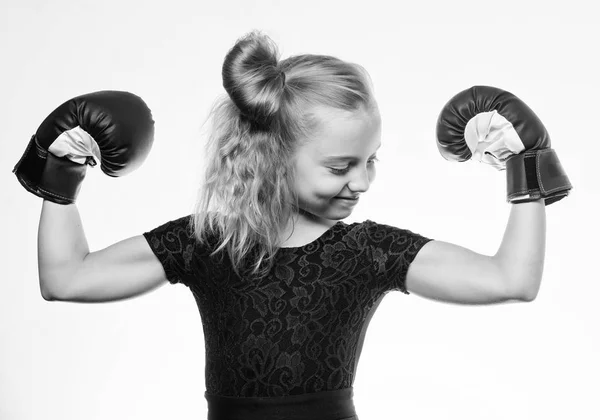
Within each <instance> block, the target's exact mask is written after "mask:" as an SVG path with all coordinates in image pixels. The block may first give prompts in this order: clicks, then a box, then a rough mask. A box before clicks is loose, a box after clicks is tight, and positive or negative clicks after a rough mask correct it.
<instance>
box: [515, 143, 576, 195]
mask: <svg viewBox="0 0 600 420" xmlns="http://www.w3.org/2000/svg"><path fill="white" fill-rule="evenodd" d="M506 181H507V184H506V197H507V201H508V202H510V203H523V202H528V201H535V200H539V199H544V202H545V204H546V205H548V204H552V203H554V202H555V201H558V200H560V199H562V198H564V197H566V196H567V195H568V194H569V190H571V188H572V186H571V183H570V181H569V178H568V177H567V174H566V173H565V171H564V170H563V168H562V165H561V164H560V161H559V160H558V156H557V155H556V152H555V151H554V149H551V148H546V149H538V150H527V151H525V152H523V153H520V154H518V155H514V156H513V157H511V158H509V159H508V160H507V161H506Z"/></svg>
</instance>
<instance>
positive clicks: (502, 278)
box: [406, 86, 571, 304]
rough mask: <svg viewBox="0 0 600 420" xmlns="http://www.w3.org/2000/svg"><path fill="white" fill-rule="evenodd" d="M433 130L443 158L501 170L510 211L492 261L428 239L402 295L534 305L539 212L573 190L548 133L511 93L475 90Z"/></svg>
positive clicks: (540, 244) (542, 231)
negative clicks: (514, 301) (411, 292)
mask: <svg viewBox="0 0 600 420" xmlns="http://www.w3.org/2000/svg"><path fill="white" fill-rule="evenodd" d="M436 131H437V146H438V149H439V151H440V153H441V154H442V156H444V157H445V158H446V159H448V160H454V161H458V162H463V161H466V160H470V159H474V160H478V161H480V162H482V163H486V164H489V165H491V166H493V167H495V168H497V169H499V170H505V173H506V180H507V188H506V191H507V196H506V198H507V201H508V202H510V203H512V209H511V213H510V217H509V220H508V224H507V226H506V231H505V234H504V238H503V240H502V243H501V245H500V248H499V249H498V252H496V254H495V255H493V256H486V255H481V254H478V253H476V252H473V251H470V250H468V249H466V248H463V247H460V246H457V245H453V244H449V243H445V242H440V241H432V242H430V243H428V244H426V245H425V246H424V247H423V248H422V249H421V250H420V252H419V253H418V254H417V256H416V257H415V259H414V260H413V263H412V264H411V266H410V267H409V270H408V272H407V279H406V281H407V288H408V290H409V291H414V292H415V293H416V294H420V295H422V296H425V297H429V298H432V299H436V300H443V301H449V302H455V303H465V304H477V303H497V302H505V301H509V300H520V301H531V300H533V299H535V297H536V296H537V293H538V291H539V288H540V282H541V279H542V272H543V267H544V254H545V244H546V213H545V206H546V205H549V204H552V203H555V202H557V201H559V200H561V199H563V198H564V197H566V196H567V195H568V194H569V191H570V190H571V183H570V181H569V178H568V177H567V175H566V173H565V172H564V170H563V168H562V166H561V164H560V161H559V160H558V156H557V154H556V152H555V151H554V149H552V148H551V147H550V137H549V135H548V133H547V131H546V128H545V127H544V125H543V124H542V122H541V121H540V119H539V118H538V117H537V116H536V115H535V113H534V112H533V111H532V110H531V109H530V108H529V107H528V106H527V105H526V104H525V103H524V102H523V101H521V100H520V99H519V98H517V97H516V96H515V95H513V94H512V93H510V92H507V91H504V90H502V89H498V88H495V87H491V86H474V87H472V88H470V89H466V90H464V91H462V92H460V93H458V94H457V95H455V96H454V97H453V98H451V99H450V101H448V103H447V104H446V105H445V106H444V108H443V109H442V112H441V113H440V116H439V118H438V122H437V130H436Z"/></svg>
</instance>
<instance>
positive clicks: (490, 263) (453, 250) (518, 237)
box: [406, 200, 546, 304]
mask: <svg viewBox="0 0 600 420" xmlns="http://www.w3.org/2000/svg"><path fill="white" fill-rule="evenodd" d="M545 243H546V210H545V206H544V203H543V200H537V201H532V202H528V203H521V204H513V205H512V208H511V212H510V216H509V219H508V223H507V226H506V230H505V232H504V237H503V239H502V243H501V245H500V247H499V249H498V251H497V252H496V254H495V255H491V256H489V255H482V254H479V253H477V252H474V251H471V250H469V249H467V248H464V247H462V246H458V245H454V244H451V243H448V242H443V241H431V242H429V243H428V244H426V245H425V246H423V248H422V249H421V250H420V251H419V253H418V254H417V256H416V257H415V259H414V260H413V262H412V263H411V265H410V266H409V269H408V272H407V274H406V288H407V290H408V291H409V292H411V293H415V294H417V295H419V296H422V297H425V298H429V299H433V300H438V301H442V302H449V303H458V304H492V303H502V302H509V301H513V302H514V301H522V302H529V301H532V300H533V299H535V297H536V296H537V294H538V291H539V288H540V284H541V280H542V273H543V269H544V255H545Z"/></svg>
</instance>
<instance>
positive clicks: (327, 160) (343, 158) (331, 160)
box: [324, 143, 381, 162]
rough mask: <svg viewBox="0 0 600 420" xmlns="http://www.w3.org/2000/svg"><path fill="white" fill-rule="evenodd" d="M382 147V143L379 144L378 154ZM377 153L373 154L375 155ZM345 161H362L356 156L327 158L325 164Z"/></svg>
mask: <svg viewBox="0 0 600 420" xmlns="http://www.w3.org/2000/svg"><path fill="white" fill-rule="evenodd" d="M380 147H381V143H379V146H377V149H375V153H377V150H379V148H380ZM375 153H373V155H374V154H375ZM373 155H371V157H373ZM344 160H350V161H352V160H360V159H359V158H357V157H355V156H327V157H326V158H325V159H324V161H325V162H338V161H344Z"/></svg>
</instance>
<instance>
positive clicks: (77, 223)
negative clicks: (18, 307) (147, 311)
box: [38, 200, 167, 302]
mask: <svg viewBox="0 0 600 420" xmlns="http://www.w3.org/2000/svg"><path fill="white" fill-rule="evenodd" d="M38 267H39V280H40V289H41V292H42V296H43V297H44V299H46V300H58V301H69V302H108V301H115V300H122V299H127V298H132V297H135V296H138V295H141V294H144V293H147V292H149V291H151V290H154V289H156V288H157V287H159V286H161V285H163V284H165V283H166V282H167V279H166V275H165V272H164V269H163V267H162V265H161V264H160V262H159V260H158V258H157V257H156V256H155V255H154V253H153V252H152V250H151V249H150V246H149V245H148V242H147V241H146V239H145V238H144V237H143V236H142V235H138V236H134V237H131V238H129V239H125V240H123V241H120V242H117V243H115V244H114V245H111V246H109V247H107V248H105V249H102V250H99V251H95V252H90V251H89V247H88V243H87V239H86V237H85V233H84V230H83V225H82V223H81V217H80V215H79V211H78V210H77V207H76V205H75V204H69V205H60V204H56V203H52V202H50V201H47V200H44V203H43V205H42V214H41V217H40V225H39V230H38Z"/></svg>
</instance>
